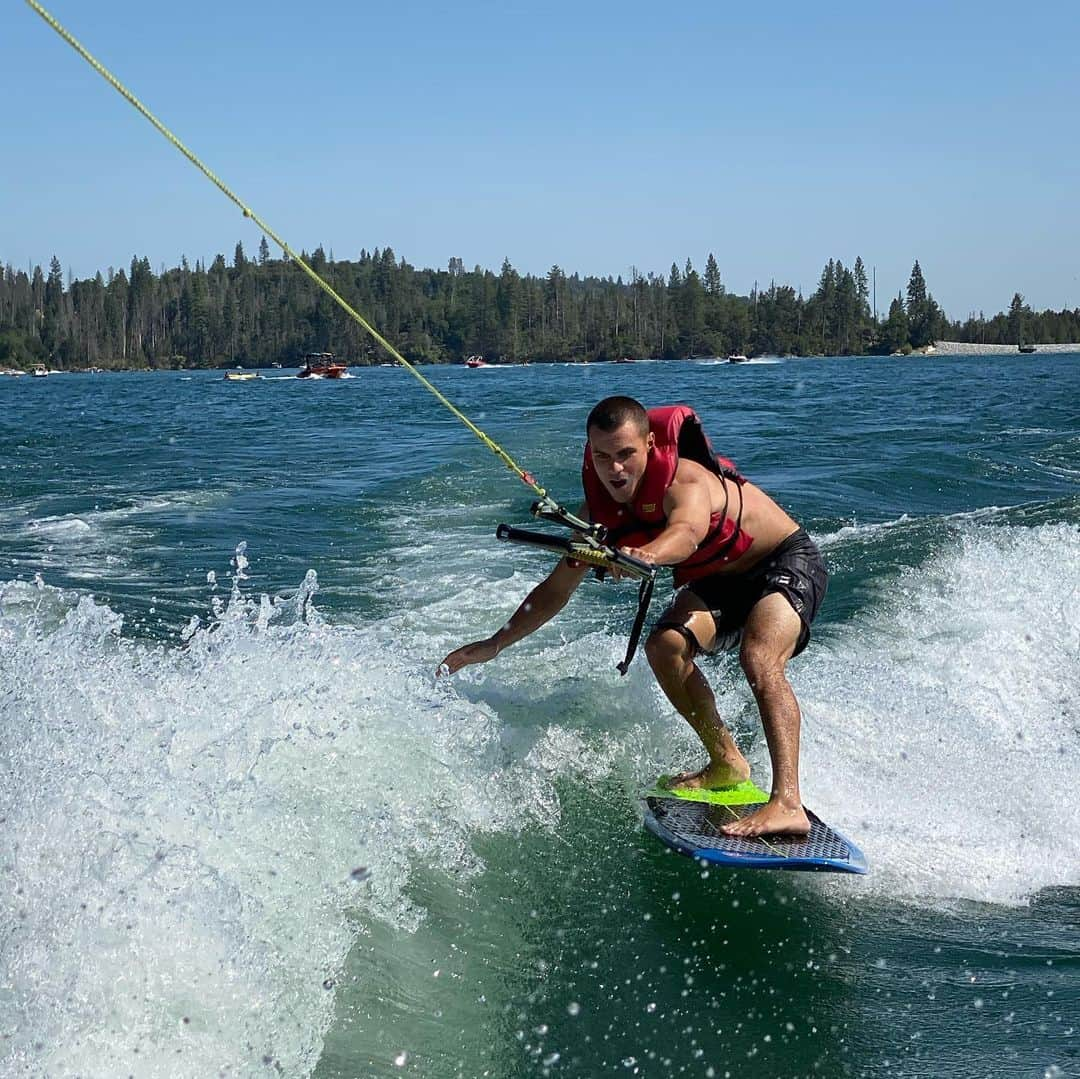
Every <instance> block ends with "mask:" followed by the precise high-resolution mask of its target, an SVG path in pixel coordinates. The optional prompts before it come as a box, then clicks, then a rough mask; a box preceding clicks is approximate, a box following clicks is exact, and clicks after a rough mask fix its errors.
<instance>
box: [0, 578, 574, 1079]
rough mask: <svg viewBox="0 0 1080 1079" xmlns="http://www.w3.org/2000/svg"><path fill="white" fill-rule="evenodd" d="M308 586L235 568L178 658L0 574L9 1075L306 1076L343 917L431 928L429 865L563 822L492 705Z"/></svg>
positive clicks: (322, 1024)
mask: <svg viewBox="0 0 1080 1079" xmlns="http://www.w3.org/2000/svg"><path fill="white" fill-rule="evenodd" d="M313 586H314V581H313V580H311V579H309V581H308V583H307V586H306V588H304V589H301V590H300V593H298V595H297V596H296V597H294V598H289V599H288V600H281V601H278V602H276V603H275V602H272V601H271V600H269V599H268V598H266V597H263V598H262V599H261V600H260V601H258V602H256V601H255V600H254V599H247V598H244V597H242V596H240V595H239V593H238V592H237V591H236V589H235V584H234V594H233V597H232V600H231V601H230V603H229V604H228V606H227V607H225V608H223V610H222V613H221V617H220V618H219V619H218V620H217V621H215V622H214V623H213V624H212V625H211V626H209V627H206V628H195V627H191V630H190V632H189V633H188V634H187V636H188V646H187V648H186V649H182V650H177V649H166V648H161V647H155V646H152V645H149V644H140V643H135V642H132V641H128V640H125V639H123V637H122V636H121V627H122V622H121V619H120V617H119V616H118V615H116V614H115V613H114V612H112V611H110V610H109V608H108V607H105V606H102V605H100V604H97V603H95V602H94V601H93V600H91V599H90V598H88V597H86V596H82V597H77V596H75V595H74V594H71V593H68V594H63V593H58V592H56V590H54V589H49V588H45V589H38V588H36V587H35V586H33V585H28V584H22V583H18V582H15V583H9V584H7V585H5V586H3V590H2V592H0V687H2V688H0V710H2V714H3V717H4V722H3V725H2V728H0V740H2V747H0V752H2V759H3V760H4V761H5V764H6V768H5V770H4V772H3V773H2V775H0V816H3V817H4V827H3V843H4V859H3V862H4V864H5V867H6V869H7V877H6V881H5V885H6V888H5V894H6V895H7V896H8V897H9V899H8V901H7V903H6V905H5V908H4V911H3V927H2V930H3V938H4V942H5V943H4V959H5V971H6V976H5V988H4V993H3V994H2V996H0V1027H2V1029H3V1030H4V1031H5V1032H8V1033H11V1037H10V1038H9V1039H8V1040H7V1041H6V1042H5V1050H6V1058H4V1059H3V1061H2V1065H0V1067H2V1069H3V1071H4V1074H11V1075H40V1074H74V1073H76V1072H77V1073H79V1074H86V1075H111V1074H127V1072H128V1071H129V1070H130V1069H131V1067H132V1062H133V1061H135V1060H137V1061H138V1062H139V1069H138V1070H139V1074H140V1075H147V1076H178V1075H190V1076H205V1075H210V1074H218V1073H219V1071H220V1070H221V1069H223V1068H232V1069H234V1070H237V1071H240V1072H247V1071H253V1070H256V1069H257V1068H262V1067H263V1058H264V1057H265V1058H266V1059H267V1060H269V1061H271V1062H273V1061H276V1062H277V1063H278V1064H279V1065H280V1067H281V1068H282V1069H283V1071H284V1073H285V1074H305V1073H306V1072H308V1071H309V1070H310V1069H311V1067H313V1066H314V1062H315V1061H316V1060H317V1058H318V1053H319V1050H320V1046H321V1038H322V1034H323V1032H324V1031H325V1029H326V1027H327V1025H328V1024H329V1022H330V1019H331V1016H332V1011H333V985H334V979H335V978H336V977H337V976H338V974H339V972H340V968H341V964H342V963H343V961H344V958H345V956H346V954H347V952H348V950H349V948H350V946H351V944H352V941H353V939H354V935H355V933H356V928H355V925H354V923H353V922H351V921H350V919H349V917H348V911H349V910H350V908H353V907H356V906H362V907H365V908H366V909H367V910H368V911H369V912H371V913H372V914H373V915H375V916H378V917H380V918H382V919H384V920H386V921H388V922H390V923H391V924H393V925H397V926H400V927H403V928H405V929H409V928H411V927H414V926H415V925H416V924H417V921H418V919H420V918H421V917H422V916H423V912H422V911H420V910H417V909H416V908H415V907H414V906H413V905H412V904H411V903H410V901H409V899H408V898H407V896H406V894H405V887H406V883H407V880H408V873H409V867H410V863H411V862H412V861H414V860H415V861H421V862H423V863H424V864H425V865H427V866H430V867H435V868H442V869H443V870H444V871H445V872H447V873H451V872H453V873H455V874H458V875H459V876H462V877H467V876H468V875H469V874H470V873H474V872H476V871H478V870H479V869H480V868H481V863H480V861H479V859H478V858H477V857H476V856H475V855H474V854H473V853H472V849H471V838H472V837H473V836H475V835H477V834H479V833H482V832H485V831H490V830H511V831H512V830H513V829H516V828H519V827H521V826H523V825H524V824H532V825H540V826H550V825H551V824H553V822H554V821H555V820H556V819H557V813H558V803H557V800H556V799H555V797H554V793H553V789H552V787H551V784H550V781H549V778H548V773H547V772H546V771H545V770H544V768H543V767H539V766H537V767H533V766H527V765H524V764H522V763H517V764H515V763H514V762H507V761H506V760H505V759H504V755H503V751H502V749H501V747H500V743H499V722H498V720H497V718H496V717H495V715H494V714H493V712H492V711H491V709H490V708H486V707H484V706H482V705H477V704H473V703H469V702H468V701H465V700H462V699H460V698H459V697H457V696H456V694H454V693H453V692H449V691H447V690H446V689H445V688H442V689H440V688H438V687H435V686H434V685H433V682H432V679H431V676H430V673H429V672H428V671H427V670H418V669H416V668H415V667H413V666H411V665H410V664H409V662H408V661H407V660H405V659H403V658H402V650H400V649H397V648H395V649H389V648H386V647H385V646H384V644H383V643H382V642H381V641H380V640H379V639H378V637H377V635H376V634H374V633H370V632H366V631H364V630H357V629H348V628H346V629H338V628H334V627H331V626H328V625H326V624H325V623H324V622H323V621H322V619H321V618H320V617H319V615H318V613H317V612H316V611H315V609H314V608H313V607H312V606H311V604H310V594H311V591H312V589H313ZM298 612H303V615H304V617H302V618H298V617H297V613H298ZM361 866H362V867H365V872H364V873H361V874H359V876H354V875H353V871H354V870H356V869H358V868H359V867H361ZM368 871H369V872H370V879H369V880H364V878H365V877H366V875H367V872H368ZM358 882H362V883H358ZM324 983H325V985H326V986H328V987H329V988H324Z"/></svg>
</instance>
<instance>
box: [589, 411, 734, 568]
mask: <svg viewBox="0 0 1080 1079" xmlns="http://www.w3.org/2000/svg"><path fill="white" fill-rule="evenodd" d="M649 430H650V431H651V432H652V435H653V439H654V445H653V448H652V450H651V451H650V452H649V459H648V462H647V463H646V465H645V475H644V476H642V478H641V483H640V484H639V485H638V490H637V494H636V495H634V498H633V500H632V501H631V502H629V503H620V502H616V501H615V499H614V498H612V497H611V495H610V494H608V491H607V488H606V487H605V486H604V485H603V483H602V482H601V481H600V477H599V476H598V475H597V473H596V466H595V465H594V464H593V459H592V452H591V451H590V449H589V444H588V443H587V442H586V444H585V459H584V461H583V462H582V466H581V484H582V486H583V487H584V489H585V501H586V504H587V505H588V508H589V518H590V520H591V521H593V522H594V523H599V524H602V525H605V526H606V527H607V529H608V539H607V542H608V543H610V544H612V545H613V546H617V547H641V546H643V545H644V544H646V543H648V542H649V541H650V540H654V539H656V537H657V536H659V535H660V533H661V532H663V530H664V529H665V528H666V527H667V517H666V516H665V514H664V496H665V495H666V494H667V490H668V488H669V487H670V486H671V484H672V482H673V480H674V479H675V470H676V469H677V468H678V467H679V458H680V457H685V458H687V459H688V460H691V461H697V462H698V464H700V465H703V466H704V467H705V468H707V469H708V470H709V471H710V472H712V473H713V474H714V475H716V476H720V477H722V478H723V479H729V480H733V481H734V482H735V484H736V489H737V490H738V492H739V514H738V517H737V518H736V519H735V520H731V518H729V517H728V515H727V509H728V506H727V501H726V499H725V502H724V508H723V509H722V510H721V511H720V512H718V513H714V514H713V515H712V516H711V517H710V519H709V532H708V534H707V535H706V537H705V539H704V540H702V541H701V543H700V544H699V545H698V549H697V550H696V551H695V552H694V553H693V554H692V555H691V556H690V557H689V558H687V559H685V560H683V561H682V562H680V563H679V564H678V565H676V566H673V567H672V569H673V570H674V573H675V584H676V585H677V586H678V585H683V584H685V583H686V582H687V581H693V580H696V579H698V578H699V577H707V576H709V574H711V573H715V572H716V570H717V568H718V567H720V566H723V565H726V564H727V563H729V562H734V561H735V560H736V559H737V558H740V557H741V556H742V555H744V554H745V553H746V552H747V551H748V550H749V549H750V546H751V544H752V543H753V542H754V537H753V536H751V535H750V534H749V533H748V532H747V531H746V530H745V529H744V528H743V527H742V509H743V505H742V485H743V484H744V483H745V482H746V479H745V477H743V476H741V475H740V474H739V471H738V469H737V468H736V467H735V465H734V464H733V463H732V462H731V461H729V460H728V459H727V458H726V457H717V455H716V454H715V453H713V449H712V445H711V444H710V442H709V438H708V436H707V435H706V434H705V432H704V430H702V427H701V420H700V419H698V416H697V413H696V412H694V410H693V409H692V408H688V407H687V406H686V405H669V406H667V407H665V408H650V409H649ZM724 491H725V495H726V493H727V485H726V484H725V486H724Z"/></svg>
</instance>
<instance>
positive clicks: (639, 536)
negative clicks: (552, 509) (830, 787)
mask: <svg viewBox="0 0 1080 1079" xmlns="http://www.w3.org/2000/svg"><path fill="white" fill-rule="evenodd" d="M586 437H587V444H586V447H585V460H584V464H583V466H582V483H583V486H584V489H585V507H584V508H583V510H582V511H581V516H586V517H588V519H589V520H590V521H592V522H599V523H601V524H604V525H606V526H607V527H608V542H609V543H610V544H611V545H612V546H616V547H619V548H620V549H621V550H623V551H625V552H626V553H627V554H629V555H632V556H633V557H635V558H638V559H641V560H642V561H644V562H648V563H651V564H653V565H658V566H671V567H673V570H674V577H675V584H676V586H677V587H678V589H679V590H678V591H677V592H676V594H675V597H674V599H673V601H672V603H671V605H670V606H669V607H668V608H667V610H666V611H665V612H664V613H663V615H661V617H660V619H659V620H658V621H657V623H656V625H655V627H654V628H653V630H652V632H651V633H650V635H649V638H648V640H647V641H646V644H645V654H646V655H647V656H648V660H649V664H650V666H651V667H652V670H653V673H654V674H655V675H656V679H657V681H658V682H659V683H660V686H661V688H662V689H663V691H664V693H665V694H666V695H667V698H668V700H670V701H671V703H672V704H673V705H674V706H675V708H676V709H677V710H678V712H679V713H680V715H682V716H683V718H684V719H686V721H687V722H688V723H689V724H690V726H691V727H693V729H694V731H695V732H696V733H697V735H698V737H699V738H700V739H701V741H702V743H703V744H704V746H705V749H706V750H707V751H708V754H709V762H708V764H706V765H705V767H704V768H701V769H700V770H698V771H693V772H684V773H682V774H680V775H678V776H675V777H674V778H673V779H670V780H668V781H667V785H668V787H669V788H701V787H704V788H708V789H714V788H718V787H727V786H732V785H734V784H737V783H740V782H742V781H743V780H745V779H748V778H749V776H750V766H749V764H748V763H747V761H746V758H745V757H744V756H743V755H742V753H741V752H740V751H739V748H738V746H737V745H736V744H735V740H734V738H733V737H732V735H731V731H730V730H729V729H728V728H727V727H726V726H725V724H724V722H723V721H722V720H721V718H720V716H719V714H718V713H717V710H716V698H715V697H714V695H713V692H712V689H711V688H710V686H709V683H708V682H707V681H706V680H705V677H704V676H703V675H702V673H701V671H700V669H699V668H698V666H697V665H696V664H695V662H694V659H695V657H696V656H697V655H698V653H701V652H706V653H712V652H716V651H721V650H727V649H732V648H734V647H735V646H736V645H739V664H740V666H741V667H742V670H743V672H744V674H745V675H746V679H747V681H748V682H749V684H750V689H751V690H752V691H753V694H754V698H755V700H756V701H757V705H758V710H759V711H760V713H761V720H762V724H763V726H764V729H765V738H766V741H767V743H768V747H769V755H770V758H771V760H772V789H771V792H770V796H769V800H768V802H767V803H766V804H765V805H763V806H762V808H761V809H759V810H757V811H756V812H754V813H752V814H750V815H748V816H746V817H743V818H742V819H740V820H738V821H733V822H732V823H730V824H728V825H726V826H725V827H724V828H723V831H724V832H725V833H727V834H728V835H744V836H756V835H773V834H779V833H790V834H796V835H805V834H807V832H809V830H810V822H809V820H808V818H807V816H806V812H805V810H804V809H803V806H802V797H801V795H800V793H799V729H800V725H801V717H800V713H799V704H798V701H797V700H796V699H795V694H794V692H793V691H792V689H791V686H790V685H789V684H788V681H787V677H786V675H785V673H784V672H785V666H786V664H787V662H788V660H789V659H791V658H792V657H794V656H797V655H798V654H799V653H800V652H802V650H803V649H804V648H805V647H806V645H807V642H808V641H809V640H810V623H811V622H812V621H813V619H814V616H815V615H816V614H817V611H818V608H819V607H820V605H821V601H822V599H823V598H824V596H825V590H826V587H827V582H828V573H827V571H826V569H825V565H824V563H823V561H822V558H821V553H820V552H819V551H818V549H817V547H816V546H815V545H814V543H813V541H812V540H811V539H810V537H809V536H808V535H807V534H806V532H805V531H803V529H801V528H800V527H799V526H798V524H797V523H796V522H795V521H794V520H792V518H791V517H789V516H788V515H787V514H786V513H785V512H784V511H783V510H782V509H781V508H780V507H779V506H778V505H777V504H776V503H775V502H774V501H773V500H772V499H771V498H770V497H769V496H768V495H767V494H766V493H765V492H764V491H762V490H761V488H759V487H756V486H754V484H752V483H750V482H749V481H748V480H747V479H746V478H745V477H743V476H742V475H740V474H739V472H738V471H737V470H736V468H735V466H734V465H733V464H732V463H731V462H730V461H726V460H724V459H723V458H718V457H716V456H715V455H714V454H713V452H712V448H711V446H710V445H709V441H708V439H707V438H706V436H705V434H704V432H703V431H702V429H701V423H700V421H699V420H698V417H697V416H696V414H695V413H694V412H693V411H692V410H691V409H689V408H687V407H686V406H684V405H676V406H672V407H668V408H657V409H652V410H650V411H646V409H645V408H644V407H643V406H642V405H641V404H639V403H638V402H637V401H635V400H634V399H633V398H630V397H608V398H605V399H604V400H603V401H601V402H600V403H599V404H598V405H597V406H596V407H595V408H594V409H593V410H592V412H590V413H589V418H588V422H587V424H586ZM588 568H589V567H588V566H586V565H584V564H582V563H580V562H576V561H574V560H573V559H571V558H563V559H562V561H561V562H559V564H558V565H557V566H556V567H555V569H554V570H553V571H552V572H551V573H550V574H549V575H548V577H547V578H546V579H545V580H544V581H542V582H541V583H540V584H539V585H537V587H536V588H534V589H533V591H532V592H530V593H529V595H528V596H527V597H526V598H525V600H524V601H523V602H522V603H521V605H520V606H519V607H518V609H517V610H516V611H515V612H514V614H513V616H512V617H511V618H510V620H509V621H508V622H507V623H506V625H504V626H503V627H502V628H501V629H499V630H497V631H496V632H495V633H494V634H492V636H490V637H488V638H486V639H485V640H482V641H474V642H473V643H472V644H467V645H464V646H463V647H461V648H458V649H456V650H455V651H453V652H451V653H450V655H448V656H447V657H446V659H444V660H443V666H442V667H441V668H440V670H444V671H449V673H451V674H452V673H454V672H455V671H458V670H460V669H461V668H462V667H465V666H468V665H469V664H472V663H485V662H487V661H488V660H490V659H494V657H495V656H497V655H498V654H499V653H500V652H501V651H502V650H503V649H504V648H506V647H507V646H508V645H511V644H513V643H514V642H515V641H519V640H521V638H522V637H525V636H527V635H528V634H530V633H533V632H534V631H535V630H537V629H539V628H540V627H541V626H542V625H544V623H546V622H547V621H549V620H550V619H551V618H553V617H554V616H555V615H556V614H558V612H559V611H561V610H562V608H563V607H564V606H565V605H566V603H567V601H568V600H569V598H570V596H571V595H572V594H573V593H574V591H575V589H576V588H577V587H578V585H579V584H580V583H581V582H582V580H583V579H584V577H585V574H586V572H587V571H588ZM612 572H613V573H614V574H615V575H617V574H618V571H617V570H613V571H612Z"/></svg>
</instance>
